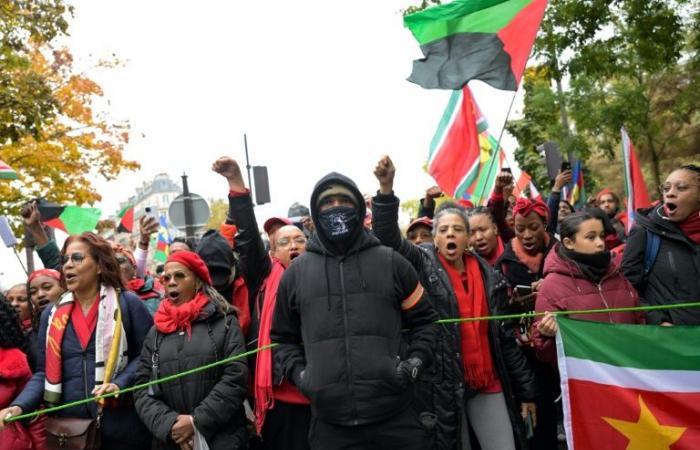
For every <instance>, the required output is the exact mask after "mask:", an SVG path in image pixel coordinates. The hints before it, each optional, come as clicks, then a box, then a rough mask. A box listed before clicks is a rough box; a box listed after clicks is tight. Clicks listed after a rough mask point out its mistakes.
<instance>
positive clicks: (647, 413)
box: [557, 317, 700, 450]
mask: <svg viewBox="0 0 700 450" xmlns="http://www.w3.org/2000/svg"><path fill="white" fill-rule="evenodd" d="M557 321H558V323H559V333H557V353H558V362H559V372H560V375H561V386H562V399H563V403H564V426H565V428H566V439H567V442H568V446H569V450H593V449H596V450H597V449H605V450H697V449H700V327H691V326H677V327H661V326H645V325H623V324H609V323H601V322H589V321H580V320H573V319H567V318H561V317H559V318H557Z"/></svg>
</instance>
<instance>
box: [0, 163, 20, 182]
mask: <svg viewBox="0 0 700 450" xmlns="http://www.w3.org/2000/svg"><path fill="white" fill-rule="evenodd" d="M16 179H17V172H15V171H14V169H12V167H10V166H9V165H7V164H6V163H5V161H3V160H1V159H0V180H16Z"/></svg>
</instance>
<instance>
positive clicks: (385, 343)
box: [270, 174, 438, 426]
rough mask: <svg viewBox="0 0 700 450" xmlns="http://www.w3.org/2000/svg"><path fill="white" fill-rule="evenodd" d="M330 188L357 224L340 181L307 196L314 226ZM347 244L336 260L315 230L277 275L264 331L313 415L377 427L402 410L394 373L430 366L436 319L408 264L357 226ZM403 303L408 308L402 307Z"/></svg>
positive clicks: (401, 385)
mask: <svg viewBox="0 0 700 450" xmlns="http://www.w3.org/2000/svg"><path fill="white" fill-rule="evenodd" d="M330 183H333V184H338V183H340V184H343V185H344V186H345V187H347V188H348V189H350V190H351V191H352V192H353V194H354V196H355V199H356V204H357V205H359V206H358V208H357V214H358V221H357V223H358V224H361V223H362V220H360V218H362V217H364V214H365V207H364V199H363V198H362V195H361V194H360V192H359V190H358V189H357V187H356V186H355V184H354V183H353V182H352V181H351V180H349V179H348V178H346V177H344V176H342V175H338V174H330V175H328V176H327V177H325V178H323V179H322V180H321V181H320V182H319V183H318V184H317V186H316V188H315V189H314V194H313V195H312V197H311V205H312V216H313V219H314V222H316V223H318V221H317V218H318V211H317V208H316V207H315V205H316V203H317V201H316V199H317V198H318V193H319V192H321V190H323V189H325V188H326V187H327V186H328V184H330ZM349 242H352V244H351V245H350V246H349V248H348V249H347V250H346V251H345V252H344V253H343V254H334V253H332V252H331V251H329V250H328V246H327V239H326V238H325V236H323V231H322V230H321V229H320V227H319V228H318V229H317V233H315V234H314V235H313V236H312V237H311V240H310V241H309V242H308V244H307V248H306V252H305V253H304V254H303V255H301V256H299V257H298V258H296V259H295V260H294V261H293V262H292V264H291V265H290V266H289V268H288V269H287V270H286V271H285V273H284V276H283V277H282V281H281V283H280V286H279V289H278V292H277V307H276V310H275V316H274V320H273V325H272V331H271V333H270V336H271V338H272V341H273V342H277V343H278V344H279V346H278V347H277V348H275V350H274V354H275V363H276V364H279V365H280V367H281V368H282V373H283V374H284V376H285V377H286V378H288V379H290V380H292V382H294V383H295V384H296V385H297V386H298V387H299V389H300V390H301V391H302V392H303V393H304V394H305V395H306V396H307V397H308V398H309V399H310V400H311V407H312V411H313V413H314V415H315V416H316V417H317V418H319V419H320V420H323V421H324V422H328V423H334V424H338V425H346V426H351V425H360V424H370V423H376V422H379V421H381V420H383V419H386V418H389V417H392V416H394V415H396V414H399V413H400V412H402V411H403V410H404V409H405V408H406V407H408V405H409V404H410V402H411V395H410V391H409V390H408V389H407V386H406V383H405V381H406V380H403V379H401V378H399V376H398V375H397V372H396V366H397V364H398V363H399V361H400V359H404V358H406V357H407V356H417V357H419V358H420V359H421V360H422V361H423V363H424V366H425V367H429V366H430V363H431V360H432V345H433V343H434V342H435V339H436V337H437V332H438V327H437V325H435V324H434V321H435V320H437V314H436V313H435V311H434V309H433V307H432V305H431V303H430V301H429V300H426V298H425V295H424V294H422V292H423V288H422V287H421V286H420V285H419V283H418V275H417V274H416V272H415V270H414V269H413V267H411V265H410V264H409V263H408V261H406V260H405V259H404V258H403V257H402V256H401V255H399V254H398V253H396V252H394V251H393V250H391V249H389V248H386V247H383V246H381V245H380V243H379V241H378V240H377V239H376V238H374V237H373V236H372V235H371V234H370V233H369V232H368V231H367V230H365V229H364V228H362V227H361V226H358V227H357V229H356V230H355V232H354V235H353V236H352V241H349ZM407 299H408V300H411V299H413V300H414V301H415V304H412V305H410V306H409V305H408V304H407V303H406V302H405V301H406V300H407ZM402 302H403V304H402ZM412 303H413V302H412ZM402 329H408V330H410V343H409V346H408V350H407V352H406V354H401V353H402V352H401V348H402V333H401V330H402ZM302 370H304V375H303V378H302V377H301V372H302Z"/></svg>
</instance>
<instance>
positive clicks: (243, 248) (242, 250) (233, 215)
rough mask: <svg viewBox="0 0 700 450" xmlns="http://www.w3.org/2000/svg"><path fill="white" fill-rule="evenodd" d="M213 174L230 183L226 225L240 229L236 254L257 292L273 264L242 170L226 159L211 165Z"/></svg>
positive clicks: (248, 283) (249, 283) (230, 159)
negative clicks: (259, 227)
mask: <svg viewBox="0 0 700 450" xmlns="http://www.w3.org/2000/svg"><path fill="white" fill-rule="evenodd" d="M212 170H213V171H214V172H216V173H218V174H219V175H221V176H223V177H224V178H226V181H227V182H228V187H229V196H228V201H229V209H228V215H227V218H226V222H227V223H229V224H231V225H235V226H236V228H238V235H237V236H236V239H235V242H236V250H237V251H238V253H239V254H240V256H241V262H242V265H243V267H242V269H243V276H244V278H245V281H246V284H247V285H248V289H249V290H251V291H254V290H256V289H257V288H258V287H259V286H260V284H261V283H262V281H263V280H264V279H265V277H267V275H268V274H269V273H270V267H271V264H270V258H269V256H268V255H267V253H266V252H265V246H264V245H263V241H262V238H261V237H260V232H259V231H258V222H257V221H256V219H255V212H254V211H253V200H252V199H251V196H250V190H249V189H247V188H246V186H245V183H244V181H243V175H242V173H241V169H240V167H239V166H238V163H237V162H236V161H235V160H234V159H232V158H229V157H227V156H224V157H222V158H219V159H217V160H216V161H215V162H214V164H213V165H212Z"/></svg>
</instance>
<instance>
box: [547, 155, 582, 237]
mask: <svg viewBox="0 0 700 450" xmlns="http://www.w3.org/2000/svg"><path fill="white" fill-rule="evenodd" d="M572 180H573V174H572V172H571V164H569V162H568V161H564V162H563V163H562V164H561V170H560V171H559V174H558V175H557V176H556V178H555V179H554V186H552V191H551V192H550V193H549V197H547V209H549V220H548V221H547V230H549V232H550V233H554V234H556V233H558V232H559V223H560V222H561V220H562V219H563V218H564V217H566V216H568V215H569V214H571V213H573V212H574V211H575V210H574V207H573V206H572V205H571V204H570V203H569V202H568V201H566V199H565V198H562V196H561V192H562V189H564V186H566V185H567V184H569V183H571V181H572Z"/></svg>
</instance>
